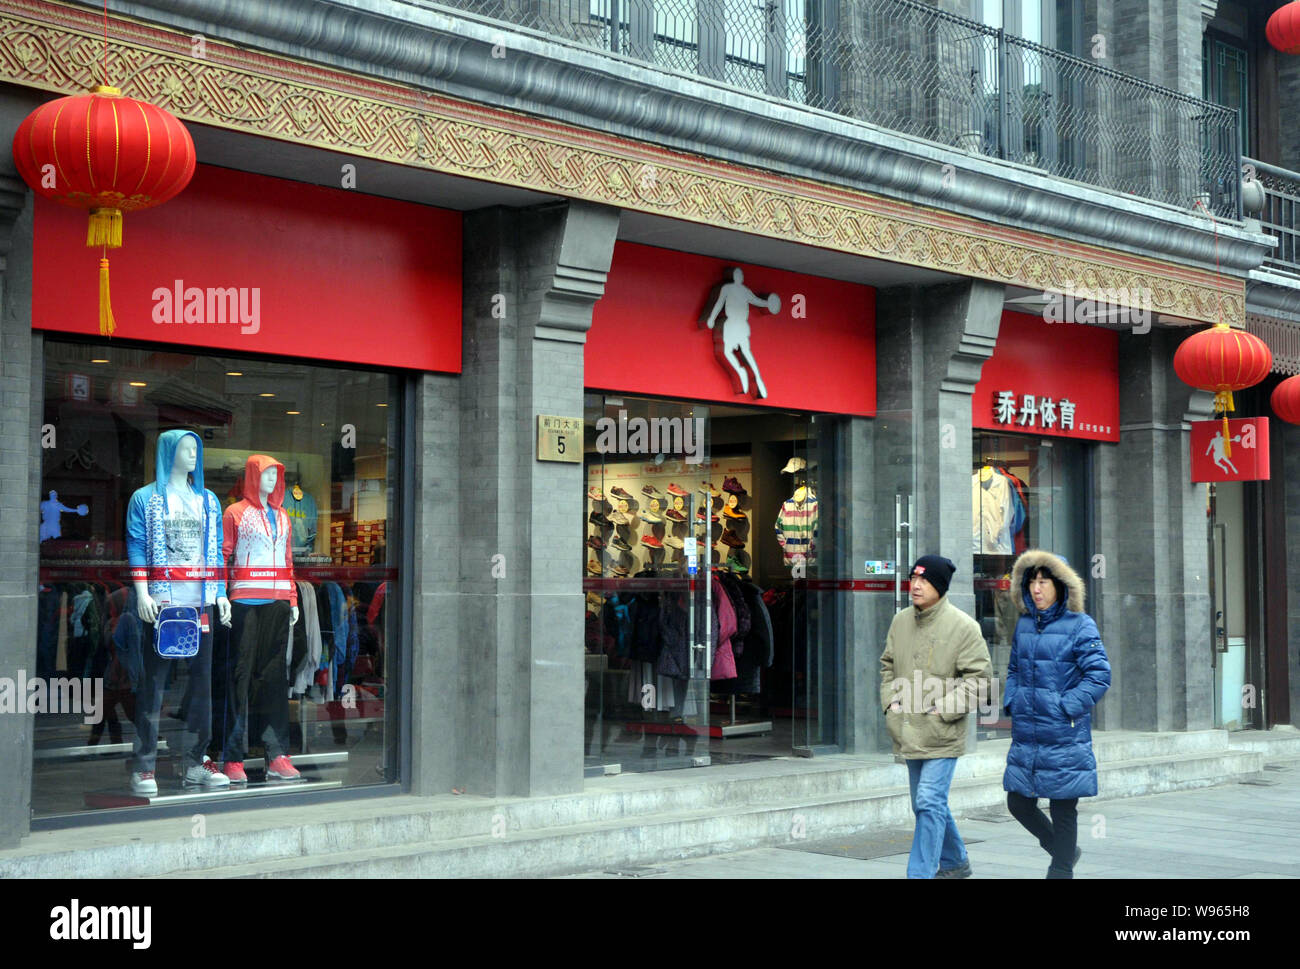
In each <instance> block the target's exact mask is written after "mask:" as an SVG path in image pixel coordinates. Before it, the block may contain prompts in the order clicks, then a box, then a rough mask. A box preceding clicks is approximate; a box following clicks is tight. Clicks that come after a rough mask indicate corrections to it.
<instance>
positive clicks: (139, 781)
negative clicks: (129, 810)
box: [131, 770, 158, 794]
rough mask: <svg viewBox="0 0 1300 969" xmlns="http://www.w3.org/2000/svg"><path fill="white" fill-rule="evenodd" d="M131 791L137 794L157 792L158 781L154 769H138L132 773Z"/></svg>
mask: <svg viewBox="0 0 1300 969" xmlns="http://www.w3.org/2000/svg"><path fill="white" fill-rule="evenodd" d="M131 791H132V792H133V793H135V794H157V793H158V782H157V781H156V780H155V779H154V774H153V771H151V770H138V771H135V772H133V773H132V774H131Z"/></svg>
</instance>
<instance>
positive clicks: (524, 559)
mask: <svg viewBox="0 0 1300 969" xmlns="http://www.w3.org/2000/svg"><path fill="white" fill-rule="evenodd" d="M617 226H618V213H617V211H614V210H608V209H602V208H600V207H597V206H590V205H584V204H582V203H565V204H560V205H549V206H542V207H539V208H535V209H527V210H518V211H515V210H507V209H500V208H493V209H486V210H482V211H478V212H472V213H469V214H468V215H467V216H466V219H465V227H464V239H465V247H464V258H465V282H464V314H463V325H464V337H463V341H464V343H463V345H464V354H463V356H464V362H463V373H462V375H461V377H460V381H459V391H460V399H459V406H458V410H457V411H456V414H457V417H458V419H459V423H460V429H459V459H458V473H459V489H458V492H457V495H456V499H455V500H457V501H458V503H459V506H460V507H459V509H458V516H459V528H458V532H457V543H456V546H455V553H454V554H456V555H457V556H458V558H459V575H458V583H457V588H456V594H457V597H458V599H459V608H458V610H457V612H456V618H455V620H454V622H455V624H456V628H457V638H456V640H455V646H454V647H453V648H454V649H455V651H456V658H455V660H454V663H455V670H454V673H455V677H456V683H457V690H458V696H459V701H458V705H457V711H458V718H459V719H458V720H457V721H456V722H457V724H458V725H459V735H460V736H459V742H458V747H457V751H456V754H455V767H454V768H453V773H454V776H455V777H456V778H457V779H458V780H459V781H460V782H463V786H465V787H466V788H467V789H468V790H470V791H472V792H473V793H477V794H495V795H504V794H533V795H536V794H548V793H551V794H555V793H563V792H565V791H572V790H577V789H579V788H580V787H581V784H582V748H581V742H580V741H581V737H582V717H583V693H584V686H585V683H584V679H583V667H582V656H583V652H584V650H583V598H582V582H581V580H582V570H581V567H580V565H581V562H582V558H581V554H582V536H583V528H582V523H581V521H580V520H579V519H578V517H577V514H576V511H575V510H574V509H575V508H576V506H575V505H574V500H575V496H578V495H580V494H581V493H582V491H583V479H582V466H581V464H560V463H553V462H539V461H537V460H536V443H535V442H536V426H537V417H538V415H541V414H555V415H563V416H568V417H581V416H582V412H583V359H582V351H583V343H582V340H583V338H584V336H585V330H586V328H587V327H588V326H590V312H591V306H592V304H593V303H594V300H595V299H596V298H597V297H598V296H599V295H600V293H602V292H603V273H605V272H607V271H608V269H609V263H610V259H611V258H612V255H613V244H614V236H615V234H616V231H617ZM585 274H593V275H591V276H590V278H589V277H588V275H585ZM591 279H598V280H599V282H597V283H593V282H591ZM584 287H585V288H584ZM498 295H500V296H503V297H504V299H505V303H504V306H505V312H504V317H503V318H497V317H495V316H494V315H493V312H492V309H493V298H494V297H495V296H498ZM498 305H500V304H499V302H498ZM427 459H428V456H427V455H426V460H427ZM497 555H500V556H502V558H501V559H499V560H497V561H499V562H500V563H501V564H502V565H503V566H504V569H505V575H504V577H501V578H494V577H493V561H494V559H493V557H494V556H497ZM425 591H426V599H427V595H428V592H429V590H428V589H427V588H426V590H425ZM452 662H453V661H452V660H450V659H444V660H442V661H440V663H441V666H442V668H444V669H445V668H447V667H448V665H449V664H451V663H452ZM434 763H435V769H434V772H435V776H436V771H437V770H440V769H441V768H440V767H437V766H436V764H437V763H439V762H437V761H436V758H435V761H434Z"/></svg>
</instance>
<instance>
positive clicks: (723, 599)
mask: <svg viewBox="0 0 1300 969" xmlns="http://www.w3.org/2000/svg"><path fill="white" fill-rule="evenodd" d="M712 581H713V587H712V594H713V610H714V615H715V618H716V619H717V622H718V635H717V639H715V640H714V642H716V643H717V645H716V646H715V647H714V649H713V672H712V673H711V674H710V676H709V679H711V680H731V679H735V676H736V658H735V656H734V655H733V654H732V652H731V637H732V636H733V635H735V632H736V611H735V610H734V609H732V608H731V600H730V599H729V598H728V597H727V593H726V591H725V590H724V589H723V588H722V583H721V582H719V581H718V577H717V576H716V575H715V576H713V580H712Z"/></svg>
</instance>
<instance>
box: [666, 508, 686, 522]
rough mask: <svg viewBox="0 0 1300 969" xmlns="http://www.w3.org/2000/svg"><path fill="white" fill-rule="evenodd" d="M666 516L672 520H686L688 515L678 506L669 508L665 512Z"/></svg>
mask: <svg viewBox="0 0 1300 969" xmlns="http://www.w3.org/2000/svg"><path fill="white" fill-rule="evenodd" d="M664 517H665V518H667V519H668V520H669V521H670V522H684V521H686V516H685V515H683V514H682V513H681V512H680V511H678V510H677V509H676V508H669V509H668V510H667V511H666V512H664Z"/></svg>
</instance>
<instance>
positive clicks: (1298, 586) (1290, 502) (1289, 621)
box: [1269, 420, 1300, 724]
mask: <svg viewBox="0 0 1300 969" xmlns="http://www.w3.org/2000/svg"><path fill="white" fill-rule="evenodd" d="M1269 429H1270V432H1271V433H1272V434H1273V435H1275V437H1276V438H1277V441H1276V443H1275V444H1273V446H1274V447H1277V446H1279V445H1281V447H1282V448H1283V453H1282V466H1283V467H1284V468H1285V469H1286V508H1285V515H1286V578H1285V582H1282V583H1280V584H1282V585H1284V586H1285V587H1286V593H1285V594H1286V599H1287V601H1286V630H1287V651H1286V654H1287V657H1288V660H1287V665H1288V671H1287V679H1288V681H1289V683H1290V701H1291V723H1293V724H1300V426H1297V425H1295V424H1288V423H1287V422H1286V421H1282V420H1272V421H1269ZM1274 466H1275V467H1276V465H1274ZM1270 581H1271V585H1270V589H1271V590H1277V587H1278V585H1279V583H1278V581H1277V579H1276V577H1270Z"/></svg>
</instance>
